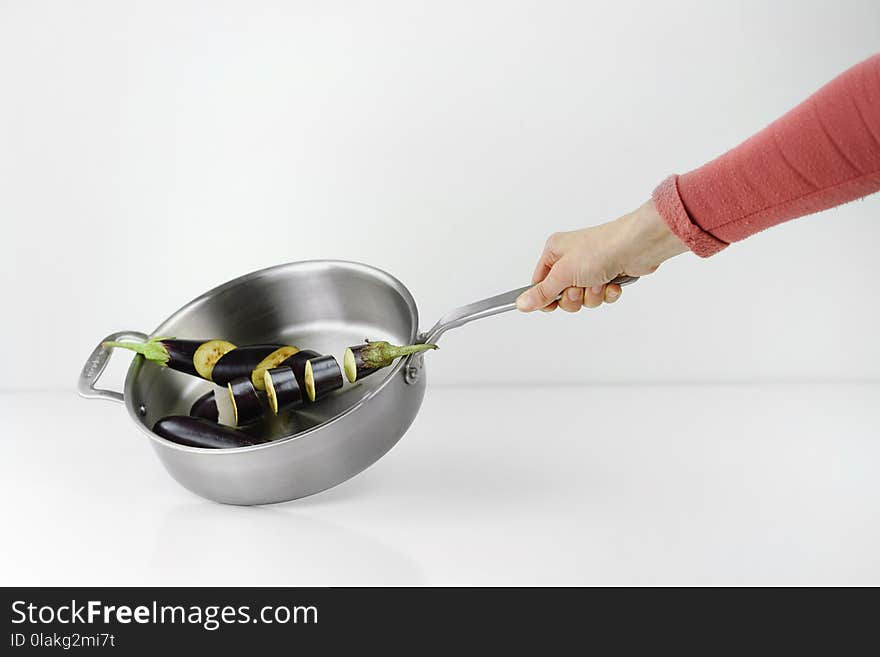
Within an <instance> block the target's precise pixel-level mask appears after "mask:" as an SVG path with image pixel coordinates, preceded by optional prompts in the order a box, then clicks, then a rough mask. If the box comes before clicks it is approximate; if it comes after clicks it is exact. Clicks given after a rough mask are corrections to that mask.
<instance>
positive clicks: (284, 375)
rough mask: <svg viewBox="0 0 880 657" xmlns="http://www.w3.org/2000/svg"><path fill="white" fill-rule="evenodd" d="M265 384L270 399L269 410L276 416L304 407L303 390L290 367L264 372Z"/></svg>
mask: <svg viewBox="0 0 880 657" xmlns="http://www.w3.org/2000/svg"><path fill="white" fill-rule="evenodd" d="M263 383H264V387H265V389H266V395H267V397H268V398H269V408H271V409H272V412H273V413H275V414H276V415H278V413H283V412H284V411H289V410H290V409H292V408H296V407H297V406H301V405H302V403H303V393H302V388H300V387H299V383H298V382H297V380H296V376H294V374H293V368H292V367H290V366H289V365H282V366H281V367H273V368H272V369H271V370H266V371H265V372H263Z"/></svg>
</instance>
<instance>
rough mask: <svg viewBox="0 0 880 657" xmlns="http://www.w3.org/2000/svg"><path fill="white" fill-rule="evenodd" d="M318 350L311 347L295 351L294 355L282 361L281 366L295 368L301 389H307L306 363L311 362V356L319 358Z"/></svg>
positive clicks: (294, 373)
mask: <svg viewBox="0 0 880 657" xmlns="http://www.w3.org/2000/svg"><path fill="white" fill-rule="evenodd" d="M320 355H321V354H319V353H318V352H317V351H312V350H311V349H302V350H301V351H299V352H297V353H295V354H294V355H293V356H291V357H290V358H288V359H287V360H285V361H284V362H282V363H281V364H280V365H279V367H284V366H286V367H289V368H290V369H292V370H293V376H295V377H296V382H297V383H298V384H299V387H300V390H305V389H306V363H307V362H309V359H310V358H317V357H318V356H320Z"/></svg>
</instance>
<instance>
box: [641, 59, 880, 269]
mask: <svg viewBox="0 0 880 657" xmlns="http://www.w3.org/2000/svg"><path fill="white" fill-rule="evenodd" d="M876 191H880V55H875V56H873V57H871V58H869V59H867V60H865V61H863V62H862V63H860V64H858V65H856V66H854V67H852V68H851V69H849V70H848V71H846V72H844V73H843V74H841V75H840V76H838V77H837V78H835V79H834V80H832V81H831V82H829V83H828V84H827V85H825V86H824V87H822V88H821V89H820V90H819V91H817V92H816V93H815V94H813V95H812V96H810V97H809V98H808V99H807V100H805V101H804V102H803V103H801V104H800V105H798V106H797V107H795V108H794V109H793V110H791V111H790V112H788V113H787V114H785V115H784V116H782V117H781V118H779V119H778V120H776V121H774V122H773V123H772V124H770V125H769V126H768V127H767V128H765V129H764V130H762V131H761V132H759V133H757V134H756V135H754V136H753V137H751V138H750V139H748V140H746V141H745V142H743V143H742V144H740V145H739V146H737V147H736V148H734V149H733V150H730V151H728V152H727V153H725V154H724V155H722V156H721V157H719V158H717V159H715V160H713V161H711V162H709V163H707V164H705V165H703V166H702V167H700V168H698V169H695V170H694V171H691V172H689V173H686V174H684V175H682V176H670V177H669V178H667V179H666V180H664V181H663V182H662V183H661V184H660V186H658V187H657V189H656V190H655V191H654V205H655V206H656V207H657V210H658V212H659V213H660V214H661V215H662V216H663V219H664V221H665V222H666V224H667V225H668V226H669V228H670V229H671V230H672V231H673V232H674V233H675V234H676V235H677V236H678V237H679V239H681V240H682V242H684V243H685V244H687V246H688V247H689V248H690V249H691V250H692V251H694V252H695V253H696V254H697V255H700V256H709V255H712V254H713V253H717V252H718V251H719V250H721V249H722V248H724V247H725V246H727V244H729V243H730V242H735V241H739V240H742V239H744V238H746V237H748V236H750V235H753V234H754V233H757V232H758V231H761V230H764V229H765V228H769V227H771V226H774V225H776V224H779V223H782V222H783V221H788V220H789V219H794V218H796V217H801V216H803V215H806V214H811V213H813V212H819V211H820V210H825V209H827V208H830V207H834V206H836V205H840V204H842V203H846V202H847V201H852V200H854V199H857V198H860V197H862V196H865V195H867V194H871V193H873V192H876Z"/></svg>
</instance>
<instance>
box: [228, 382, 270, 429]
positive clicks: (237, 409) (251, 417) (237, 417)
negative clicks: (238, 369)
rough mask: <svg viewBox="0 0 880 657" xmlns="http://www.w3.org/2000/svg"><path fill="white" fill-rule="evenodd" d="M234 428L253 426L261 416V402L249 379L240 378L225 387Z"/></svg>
mask: <svg viewBox="0 0 880 657" xmlns="http://www.w3.org/2000/svg"><path fill="white" fill-rule="evenodd" d="M227 387H228V388H229V399H230V400H231V401H232V413H233V421H234V423H235V426H237V427H242V426H244V425H246V424H253V423H254V422H256V421H257V420H259V419H260V418H261V417H262V415H263V401H262V400H261V399H260V395H259V393H257V389H256V388H255V387H254V384H253V383H251V379H250V377H246V376H242V377H240V378H238V379H235V380H234V381H230V382H229V384H228V385H227Z"/></svg>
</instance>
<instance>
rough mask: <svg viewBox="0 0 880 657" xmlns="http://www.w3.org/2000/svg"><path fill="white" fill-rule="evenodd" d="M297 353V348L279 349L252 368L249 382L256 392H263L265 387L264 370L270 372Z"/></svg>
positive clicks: (290, 346) (291, 346)
mask: <svg viewBox="0 0 880 657" xmlns="http://www.w3.org/2000/svg"><path fill="white" fill-rule="evenodd" d="M297 353H299V348H298V347H294V346H293V345H288V346H286V347H279V348H278V349H276V350H275V351H273V352H272V353H271V354H269V355H268V356H266V357H265V358H264V359H263V360H261V361H260V363H259V364H258V365H257V366H256V367H255V368H254V370H253V372H251V382H252V383H253V384H254V387H255V388H256V389H257V390H265V389H266V386H265V383H264V377H263V374H264V373H265V372H266V370H271V369H272V368H273V367H278V366H279V365H280V364H281V363H283V362H284V361H286V360H287V359H288V358H290V357H291V356H295V355H296V354H297Z"/></svg>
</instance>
